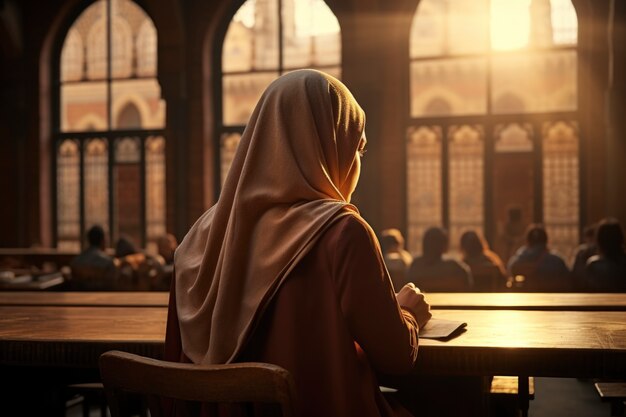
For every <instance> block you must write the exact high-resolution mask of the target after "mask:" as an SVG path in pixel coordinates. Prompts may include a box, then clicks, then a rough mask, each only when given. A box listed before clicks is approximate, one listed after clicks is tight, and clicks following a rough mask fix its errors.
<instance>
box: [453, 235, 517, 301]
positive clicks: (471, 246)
mask: <svg viewBox="0 0 626 417" xmlns="http://www.w3.org/2000/svg"><path fill="white" fill-rule="evenodd" d="M461 253H462V254H463V258H462V260H463V262H465V264H467V265H468V266H469V267H470V270H471V271H472V277H473V278H474V288H473V290H474V291H496V290H497V289H499V288H500V287H504V285H505V283H506V277H507V273H506V269H505V267H504V263H503V262H502V259H500V257H499V256H498V255H496V253H495V252H493V251H491V250H490V249H489V245H488V244H487V242H486V241H485V240H484V239H483V238H482V237H481V236H480V235H479V234H478V233H476V232H475V231H473V230H468V231H466V232H465V233H463V234H462V235H461Z"/></svg>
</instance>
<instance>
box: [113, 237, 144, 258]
mask: <svg viewBox="0 0 626 417" xmlns="http://www.w3.org/2000/svg"><path fill="white" fill-rule="evenodd" d="M134 253H139V249H137V247H136V246H135V243H134V242H133V240H132V239H131V238H130V237H129V236H122V237H120V238H119V239H118V240H117V242H116V243H115V256H116V257H117V258H123V257H124V256H128V255H132V254H134Z"/></svg>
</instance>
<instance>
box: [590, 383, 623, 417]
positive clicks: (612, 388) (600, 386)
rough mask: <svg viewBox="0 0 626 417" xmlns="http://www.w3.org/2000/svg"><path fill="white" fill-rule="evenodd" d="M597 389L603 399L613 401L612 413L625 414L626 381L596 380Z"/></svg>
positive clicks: (616, 414)
mask: <svg viewBox="0 0 626 417" xmlns="http://www.w3.org/2000/svg"><path fill="white" fill-rule="evenodd" d="M594 385H595V386H596V391H598V394H599V395H600V398H601V399H602V401H606V402H610V403H611V415H612V416H623V415H624V408H625V407H624V403H625V402H626V382H596V383H595V384H594Z"/></svg>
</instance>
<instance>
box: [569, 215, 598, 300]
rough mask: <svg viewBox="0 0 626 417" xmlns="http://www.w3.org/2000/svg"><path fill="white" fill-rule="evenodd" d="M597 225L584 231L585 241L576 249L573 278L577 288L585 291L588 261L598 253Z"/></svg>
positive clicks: (590, 226)
mask: <svg viewBox="0 0 626 417" xmlns="http://www.w3.org/2000/svg"><path fill="white" fill-rule="evenodd" d="M596 228H597V225H596V224H592V225H589V226H587V227H585V229H584V230H583V241H582V243H581V244H580V245H578V247H577V248H576V255H575V256H574V264H573V265H572V277H573V279H574V281H575V283H576V287H577V288H579V289H580V288H582V289H584V287H585V285H586V283H585V268H586V266H587V261H588V260H589V258H591V257H592V256H593V255H596V254H597V253H598V245H597V244H596Z"/></svg>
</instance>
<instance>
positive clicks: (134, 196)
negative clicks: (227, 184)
mask: <svg viewBox="0 0 626 417" xmlns="http://www.w3.org/2000/svg"><path fill="white" fill-rule="evenodd" d="M83 40H84V43H83ZM156 41H157V40H156V30H155V28H154V24H153V22H152V20H151V19H150V17H149V16H148V15H147V14H146V13H145V12H144V11H143V10H142V9H141V8H140V7H139V6H138V5H137V4H136V3H134V2H133V1H131V0H98V1H95V2H93V3H92V4H91V5H89V6H88V7H87V8H86V9H85V10H84V11H83V12H82V13H81V14H80V15H79V16H78V18H77V19H76V20H75V21H74V22H73V23H72V25H71V27H70V29H69V30H68V32H67V35H66V37H65V39H64V42H63V47H62V50H61V60H60V68H59V81H60V87H59V91H58V97H59V101H60V103H59V113H58V114H59V120H58V122H57V128H56V134H55V137H56V148H55V149H56V152H55V166H56V181H55V187H56V193H55V195H56V202H55V212H56V224H57V228H56V242H57V246H58V247H59V248H64V249H78V248H80V247H81V243H82V241H83V235H84V232H85V230H86V229H88V228H89V227H90V226H92V225H93V224H100V225H102V226H103V227H104V228H105V230H106V231H107V232H108V233H109V239H111V241H113V240H115V239H117V237H119V236H120V235H121V234H126V235H130V236H131V237H133V238H134V239H135V240H136V241H137V242H142V243H143V244H144V245H146V244H148V243H149V242H150V241H152V240H154V239H156V238H157V237H158V236H159V235H160V234H163V233H164V232H165V172H164V169H165V163H164V161H165V153H164V152H165V139H164V137H163V127H164V123H165V118H164V115H165V103H164V102H163V100H162V99H161V90H160V87H159V84H158V81H157V79H156V62H157V59H156V53H157V48H156ZM135 45H137V46H135ZM135 54H137V55H138V56H137V57H135Z"/></svg>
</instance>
